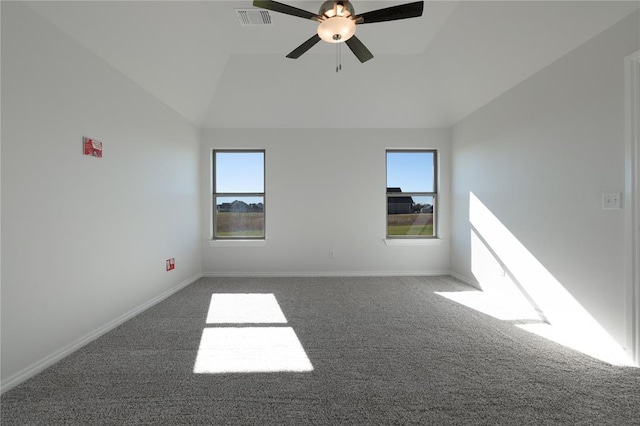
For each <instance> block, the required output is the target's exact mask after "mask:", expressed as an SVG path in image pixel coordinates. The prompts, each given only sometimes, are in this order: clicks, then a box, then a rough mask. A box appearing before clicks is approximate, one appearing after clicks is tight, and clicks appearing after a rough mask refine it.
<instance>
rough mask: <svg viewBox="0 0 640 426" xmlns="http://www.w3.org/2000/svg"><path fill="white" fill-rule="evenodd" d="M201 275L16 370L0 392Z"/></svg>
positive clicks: (194, 276)
mask: <svg viewBox="0 0 640 426" xmlns="http://www.w3.org/2000/svg"><path fill="white" fill-rule="evenodd" d="M201 277H202V274H195V275H193V276H191V277H189V278H187V279H186V280H184V281H182V282H180V283H178V284H177V285H175V286H173V287H172V288H170V289H169V290H167V291H165V292H163V293H162V294H160V295H158V296H156V297H154V298H152V299H151V300H149V301H147V302H145V303H143V304H142V305H139V306H137V307H136V308H134V309H132V310H131V311H129V312H127V313H125V314H123V315H121V316H119V317H118V318H116V319H114V320H112V321H109V322H108V323H107V324H105V325H103V326H101V327H99V328H97V329H96V330H94V331H92V332H91V333H89V334H87V335H85V336H83V337H81V338H79V339H78V340H76V341H74V342H72V343H71V344H69V345H67V346H65V347H63V348H62V349H59V350H57V351H56V352H54V353H53V354H51V355H49V356H46V357H44V358H43V359H41V360H40V361H37V362H35V363H33V364H32V365H30V366H28V367H26V368H24V369H22V370H20V371H19V372H17V373H16V374H14V375H12V376H11V377H9V378H8V379H7V380H5V381H4V382H2V383H1V384H0V389H1V390H0V393H5V392H7V391H8V390H10V389H12V388H14V387H16V386H17V385H19V384H20V383H22V382H24V381H25V380H27V379H30V378H31V377H33V376H35V375H36V374H38V373H40V372H41V371H43V370H44V369H46V368H47V367H50V366H52V365H53V364H55V363H56V362H58V361H60V360H61V359H63V358H64V357H66V356H68V355H70V354H71V353H73V352H75V351H77V350H78V349H80V348H81V347H83V346H84V345H86V344H87V343H90V342H92V341H93V340H95V339H97V338H98V337H100V336H102V335H103V334H105V333H107V332H109V331H111V330H113V329H114V328H116V327H118V326H119V325H121V324H123V323H124V322H126V321H128V320H130V319H131V318H133V317H135V316H136V315H138V314H140V313H142V312H143V311H145V310H147V309H149V308H150V307H152V306H154V305H156V304H158V303H160V302H162V301H163V300H164V299H166V298H167V297H169V296H171V295H173V294H174V293H177V292H178V291H180V290H182V289H183V288H185V287H186V286H188V285H189V284H191V283H193V282H194V281H196V280H197V279H199V278H201Z"/></svg>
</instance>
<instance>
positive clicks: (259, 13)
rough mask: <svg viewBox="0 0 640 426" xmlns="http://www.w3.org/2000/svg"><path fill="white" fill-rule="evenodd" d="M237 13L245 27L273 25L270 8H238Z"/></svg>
mask: <svg viewBox="0 0 640 426" xmlns="http://www.w3.org/2000/svg"><path fill="white" fill-rule="evenodd" d="M236 15H238V20H239V21H240V25H242V26H243V27H254V26H256V25H273V23H272V22H271V15H269V11H268V10H260V9H236Z"/></svg>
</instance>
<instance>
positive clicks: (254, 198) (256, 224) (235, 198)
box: [213, 151, 265, 240]
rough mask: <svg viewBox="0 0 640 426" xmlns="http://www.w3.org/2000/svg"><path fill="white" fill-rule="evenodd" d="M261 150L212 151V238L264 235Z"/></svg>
mask: <svg viewBox="0 0 640 426" xmlns="http://www.w3.org/2000/svg"><path fill="white" fill-rule="evenodd" d="M264 223H265V221H264V151H213V239H214V240H215V239H264V236H265V232H264Z"/></svg>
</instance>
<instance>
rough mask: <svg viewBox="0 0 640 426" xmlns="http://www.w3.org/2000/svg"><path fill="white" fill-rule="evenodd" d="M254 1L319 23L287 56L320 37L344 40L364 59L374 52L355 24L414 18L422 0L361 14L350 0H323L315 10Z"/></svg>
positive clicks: (300, 51)
mask: <svg viewBox="0 0 640 426" xmlns="http://www.w3.org/2000/svg"><path fill="white" fill-rule="evenodd" d="M253 5H254V6H255V7H259V8H262V9H268V10H273V11H274V12H280V13H284V14H286V15H292V16H298V17H300V18H304V19H311V20H312V21H316V22H318V23H319V25H318V32H317V34H314V35H313V36H312V37H311V38H310V39H309V40H307V41H305V42H304V43H302V44H301V45H300V46H298V47H297V48H295V49H294V50H293V51H292V52H291V53H289V54H288V55H287V58H291V59H298V58H299V57H300V56H302V54H303V53H305V52H306V51H307V50H309V49H311V48H312V47H313V46H315V44H316V43H318V42H319V41H320V40H324V41H326V42H327V43H342V42H344V43H346V44H347V46H348V47H349V49H351V51H352V52H353V54H354V55H356V57H357V58H358V59H359V60H360V62H366V61H368V60H369V59H371V58H373V54H372V53H371V52H370V51H369V49H367V48H366V47H365V45H364V44H362V42H361V41H360V40H359V39H358V37H356V36H355V35H354V34H355V32H356V25H360V24H373V23H376V22H386V21H396V20H399V19H407V18H417V17H419V16H422V11H423V9H424V2H423V1H417V2H413V3H406V4H401V5H398V6H392V7H387V8H384V9H378V10H372V11H370V12H365V13H363V14H361V15H356V13H355V11H354V9H353V6H352V5H351V2H349V1H348V0H329V1H325V2H324V3H322V6H320V11H319V12H318V14H315V13H312V12H308V11H306V10H303V9H298V8H297V7H293V6H289V5H286V4H283V3H278V2H275V1H272V0H254V2H253Z"/></svg>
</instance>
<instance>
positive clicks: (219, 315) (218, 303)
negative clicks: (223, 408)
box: [193, 293, 313, 374]
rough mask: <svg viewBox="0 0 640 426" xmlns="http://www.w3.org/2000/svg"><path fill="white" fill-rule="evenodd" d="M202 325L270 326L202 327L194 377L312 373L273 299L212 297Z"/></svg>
mask: <svg viewBox="0 0 640 426" xmlns="http://www.w3.org/2000/svg"><path fill="white" fill-rule="evenodd" d="M206 322H207V324H214V325H215V324H236V325H238V324H252V325H257V324H271V326H268V327H267V326H254V327H238V326H236V327H207V328H205V329H204V330H203V332H202V338H201V339H200V347H199V348H198V354H197V356H196V361H195V366H194V368H193V372H194V373H198V374H202V373H209V374H212V373H213V374H216V373H218V374H219V373H271V372H307V371H313V365H312V364H311V361H310V360H309V358H308V357H307V354H306V353H305V351H304V348H303V347H302V344H301V343H300V340H298V337H297V336H296V334H295V332H294V331H293V328H291V327H277V326H273V324H286V323H287V319H286V318H285V316H284V313H283V312H282V309H280V305H278V301H277V300H276V298H275V296H274V295H273V294H235V293H224V294H218V293H214V294H213V295H211V303H210V304H209V309H208V312H207V320H206Z"/></svg>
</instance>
